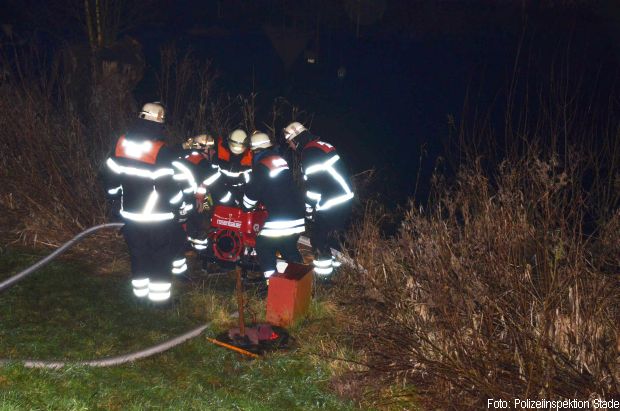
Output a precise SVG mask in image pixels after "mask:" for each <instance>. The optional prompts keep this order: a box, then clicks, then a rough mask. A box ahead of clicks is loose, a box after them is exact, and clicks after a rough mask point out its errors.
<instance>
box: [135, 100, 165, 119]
mask: <svg viewBox="0 0 620 411" xmlns="http://www.w3.org/2000/svg"><path fill="white" fill-rule="evenodd" d="M165 116H166V110H164V106H162V105H161V103H160V102H159V101H156V102H154V103H146V104H145V105H144V106H142V111H140V114H139V115H138V117H140V118H142V119H144V120H149V121H154V122H156V123H163V122H164V119H165Z"/></svg>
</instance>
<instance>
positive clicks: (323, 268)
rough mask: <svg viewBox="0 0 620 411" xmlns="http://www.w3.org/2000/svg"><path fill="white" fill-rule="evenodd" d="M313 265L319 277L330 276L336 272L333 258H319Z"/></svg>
mask: <svg viewBox="0 0 620 411" xmlns="http://www.w3.org/2000/svg"><path fill="white" fill-rule="evenodd" d="M312 264H313V265H314V273H315V274H317V275H330V274H331V273H332V272H333V271H334V269H333V268H332V259H331V257H317V258H315V259H314V261H313V262H312Z"/></svg>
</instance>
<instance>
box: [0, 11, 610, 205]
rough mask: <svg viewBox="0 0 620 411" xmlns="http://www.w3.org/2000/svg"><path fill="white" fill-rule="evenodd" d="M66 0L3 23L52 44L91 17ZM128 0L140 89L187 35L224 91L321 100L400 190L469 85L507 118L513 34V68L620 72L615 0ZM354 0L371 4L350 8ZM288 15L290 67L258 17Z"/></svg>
mask: <svg viewBox="0 0 620 411" xmlns="http://www.w3.org/2000/svg"><path fill="white" fill-rule="evenodd" d="M69 3H71V2H62V1H51V2H37V1H25V2H5V3H4V4H3V5H2V7H1V8H0V12H1V13H2V14H0V15H1V16H2V18H1V19H0V20H2V21H0V23H10V24H12V25H14V30H15V31H16V32H23V33H29V32H32V31H35V30H36V31H38V32H39V36H41V37H43V38H45V39H46V40H45V41H47V42H48V44H49V45H50V47H54V45H58V44H60V43H62V42H63V41H66V42H72V41H80V40H84V39H83V38H81V37H80V36H82V35H83V32H84V31H83V28H82V27H79V25H77V24H74V23H71V22H72V20H71V17H70V13H68V12H67V14H65V15H63V14H62V10H63V9H65V8H67V7H69V6H67V4H69ZM128 3H132V4H134V3H135V5H137V6H139V7H138V8H137V9H135V10H137V13H136V14H135V15H136V18H135V19H134V21H133V23H134V24H131V27H127V28H126V30H125V32H124V34H128V35H131V36H133V37H135V38H137V39H138V40H139V41H140V42H141V43H142V45H143V47H144V51H145V56H146V60H147V64H148V69H147V73H146V76H145V78H144V80H143V81H142V83H140V84H139V85H138V87H137V89H136V90H135V94H136V98H137V100H138V101H143V100H149V99H152V96H154V95H155V96H156V94H157V87H156V85H155V84H154V82H153V78H154V72H155V71H156V70H157V68H158V62H159V49H160V47H161V46H162V45H163V44H169V43H172V42H174V43H175V44H176V45H177V46H178V47H179V48H180V49H182V50H183V49H186V48H188V47H191V48H192V50H194V52H195V53H196V55H197V56H199V57H201V58H209V59H212V60H213V64H214V65H215V67H216V69H217V71H218V73H219V75H220V79H219V81H218V85H217V87H218V90H219V91H220V92H223V93H230V94H231V95H234V94H237V93H246V94H247V93H249V92H252V91H254V92H257V93H258V104H259V106H260V107H262V108H263V109H268V108H270V107H271V101H272V100H273V99H274V98H275V97H277V96H283V97H285V98H286V99H288V100H289V101H291V102H292V103H294V104H296V105H298V106H299V107H301V108H302V109H304V110H306V111H308V112H311V113H314V122H313V124H312V131H313V132H315V133H316V134H318V135H321V136H323V137H324V139H326V140H327V141H330V142H333V143H334V144H335V145H336V146H337V147H338V149H339V151H341V152H342V157H343V158H344V159H345V161H346V162H347V164H348V165H349V168H350V169H351V171H352V172H354V173H355V172H360V171H363V170H366V169H369V168H375V169H377V170H378V171H379V177H378V180H377V187H381V191H382V192H383V193H385V194H387V195H388V196H389V198H391V199H393V201H394V202H402V201H403V200H404V199H405V198H406V196H408V195H411V194H412V192H413V187H414V185H415V179H416V173H417V170H418V157H419V155H420V147H421V146H422V145H424V146H425V148H426V152H427V155H426V157H425V159H424V161H423V168H422V176H421V180H422V181H426V180H428V178H429V176H430V173H431V171H432V169H433V164H434V161H435V158H436V157H437V156H438V155H441V154H442V151H443V147H444V143H445V141H446V138H447V135H448V129H449V127H448V118H449V116H454V118H455V119H456V121H457V122H458V121H459V120H460V119H461V115H462V112H463V105H464V101H465V95H466V93H467V91H468V90H469V92H470V102H469V105H470V107H469V108H470V109H471V108H472V107H476V108H479V109H480V110H482V111H484V110H488V109H489V108H490V107H491V106H492V105H493V104H495V106H496V107H497V109H496V110H494V111H493V114H492V115H491V121H493V122H496V123H497V124H499V123H500V120H501V118H503V114H502V112H501V104H499V103H501V102H502V101H504V100H505V90H506V86H507V84H508V83H509V81H510V79H511V75H512V73H513V69H514V63H515V56H516V54H517V49H518V47H519V44H521V45H522V57H523V56H524V55H525V56H527V58H526V59H524V60H525V61H527V62H528V70H521V71H520V72H519V74H518V75H519V76H521V77H522V78H523V79H526V78H536V79H537V81H543V82H544V77H545V76H548V75H549V74H548V73H549V72H550V69H549V68H550V67H552V66H554V64H555V66H554V67H556V68H557V66H558V64H564V65H566V68H567V69H568V70H570V71H571V72H574V73H576V74H575V75H576V76H581V77H582V78H586V79H589V78H591V79H592V82H593V86H592V87H594V83H595V82H596V83H597V84H600V83H601V82H603V83H605V82H610V83H613V82H614V81H615V80H616V78H617V74H618V61H619V58H620V47H619V46H618V45H619V44H620V5H618V3H619V2H614V1H613V0H610V1H600V2H599V1H591V2H585V1H584V2H582V1H540V2H532V3H536V6H532V5H530V4H529V3H530V2H522V1H514V2H513V1H473V0H472V1H414V0H411V1H405V0H403V1H399V0H392V1H390V0H385V1H381V0H377V1H374V2H368V1H362V2H356V1H353V0H351V1H326V0H323V1H318V0H317V1H299V2H295V1H284V0H280V1H261V0H259V1H242V0H237V1H234V0H231V1H226V0H221V1H150V2H149V1H145V2H128ZM41 4H44V5H46V6H45V7H39V6H40V5H41ZM76 4H81V2H79V1H78V2H77V3H76ZM356 4H363V5H366V6H367V7H366V8H365V9H363V10H361V11H359V10H358V13H356V10H357V9H356V8H355V7H356ZM524 4H526V6H524ZM50 5H52V6H53V7H52V6H50ZM141 6H142V7H141ZM73 7H75V5H74V6H73ZM43 9H44V10H43ZM32 10H37V11H36V12H33V11H32ZM41 10H43V11H41ZM135 10H134V11H135ZM59 13H60V14H59ZM291 16H293V17H291ZM358 18H359V24H357V23H358ZM287 24H288V25H289V26H290V25H297V26H298V27H303V28H304V30H307V31H309V32H310V33H312V37H311V39H310V40H309V41H308V42H307V43H306V44H305V45H304V46H303V49H302V50H301V51H300V53H299V55H298V56H297V58H296V59H294V61H293V62H292V63H291V64H290V65H289V67H285V64H284V63H283V60H282V58H281V57H280V56H279V54H278V52H277V50H276V48H275V47H274V46H273V44H272V42H271V41H270V39H269V37H268V36H267V34H266V32H265V30H264V27H265V25H272V26H282V25H287ZM520 42H521V43H520ZM523 50H524V51H523ZM306 52H313V53H315V54H316V59H317V62H316V63H315V64H308V63H307V58H306V57H307V54H306ZM562 62H564V63H562ZM339 68H344V69H345V70H346V75H345V76H344V78H339V77H338V69H339ZM587 86H588V85H587V80H586V87H587ZM498 102H499V103H498ZM261 116H265V113H262V112H260V111H259V113H258V123H259V124H260V121H261ZM425 187H426V186H425V185H424V184H423V187H422V190H421V192H419V193H418V195H419V196H420V197H424V196H425V190H426V188H425Z"/></svg>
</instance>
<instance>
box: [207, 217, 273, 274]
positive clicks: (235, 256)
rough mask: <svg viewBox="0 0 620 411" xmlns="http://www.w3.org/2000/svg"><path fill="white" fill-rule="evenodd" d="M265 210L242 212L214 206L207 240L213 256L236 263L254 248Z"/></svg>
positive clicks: (262, 223) (263, 222)
mask: <svg viewBox="0 0 620 411" xmlns="http://www.w3.org/2000/svg"><path fill="white" fill-rule="evenodd" d="M267 215H268V213H267V210H265V209H264V208H262V207H261V208H258V209H256V210H253V211H243V210H242V209H240V208H238V207H228V206H223V205H218V206H215V207H214V209H213V214H212V215H211V231H210V233H209V239H210V243H211V247H212V250H213V255H214V256H215V258H216V259H218V260H220V261H228V262H238V261H239V260H241V259H242V258H243V257H244V256H248V255H249V249H251V248H254V247H256V236H257V235H258V233H259V231H260V230H261V228H262V227H263V225H264V224H265V221H266V220H267Z"/></svg>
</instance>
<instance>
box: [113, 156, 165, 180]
mask: <svg viewBox="0 0 620 411" xmlns="http://www.w3.org/2000/svg"><path fill="white" fill-rule="evenodd" d="M106 165H107V166H108V168H110V170H112V171H113V172H115V173H116V174H127V175H130V176H136V177H144V178H150V179H152V180H156V179H158V178H160V177H164V176H172V175H174V170H173V169H172V168H168V167H163V168H160V169H157V170H154V171H153V170H148V169H145V168H137V167H127V166H122V165H119V164H117V163H116V162H115V161H114V160H113V159H111V158H108V160H107V161H106Z"/></svg>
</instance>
